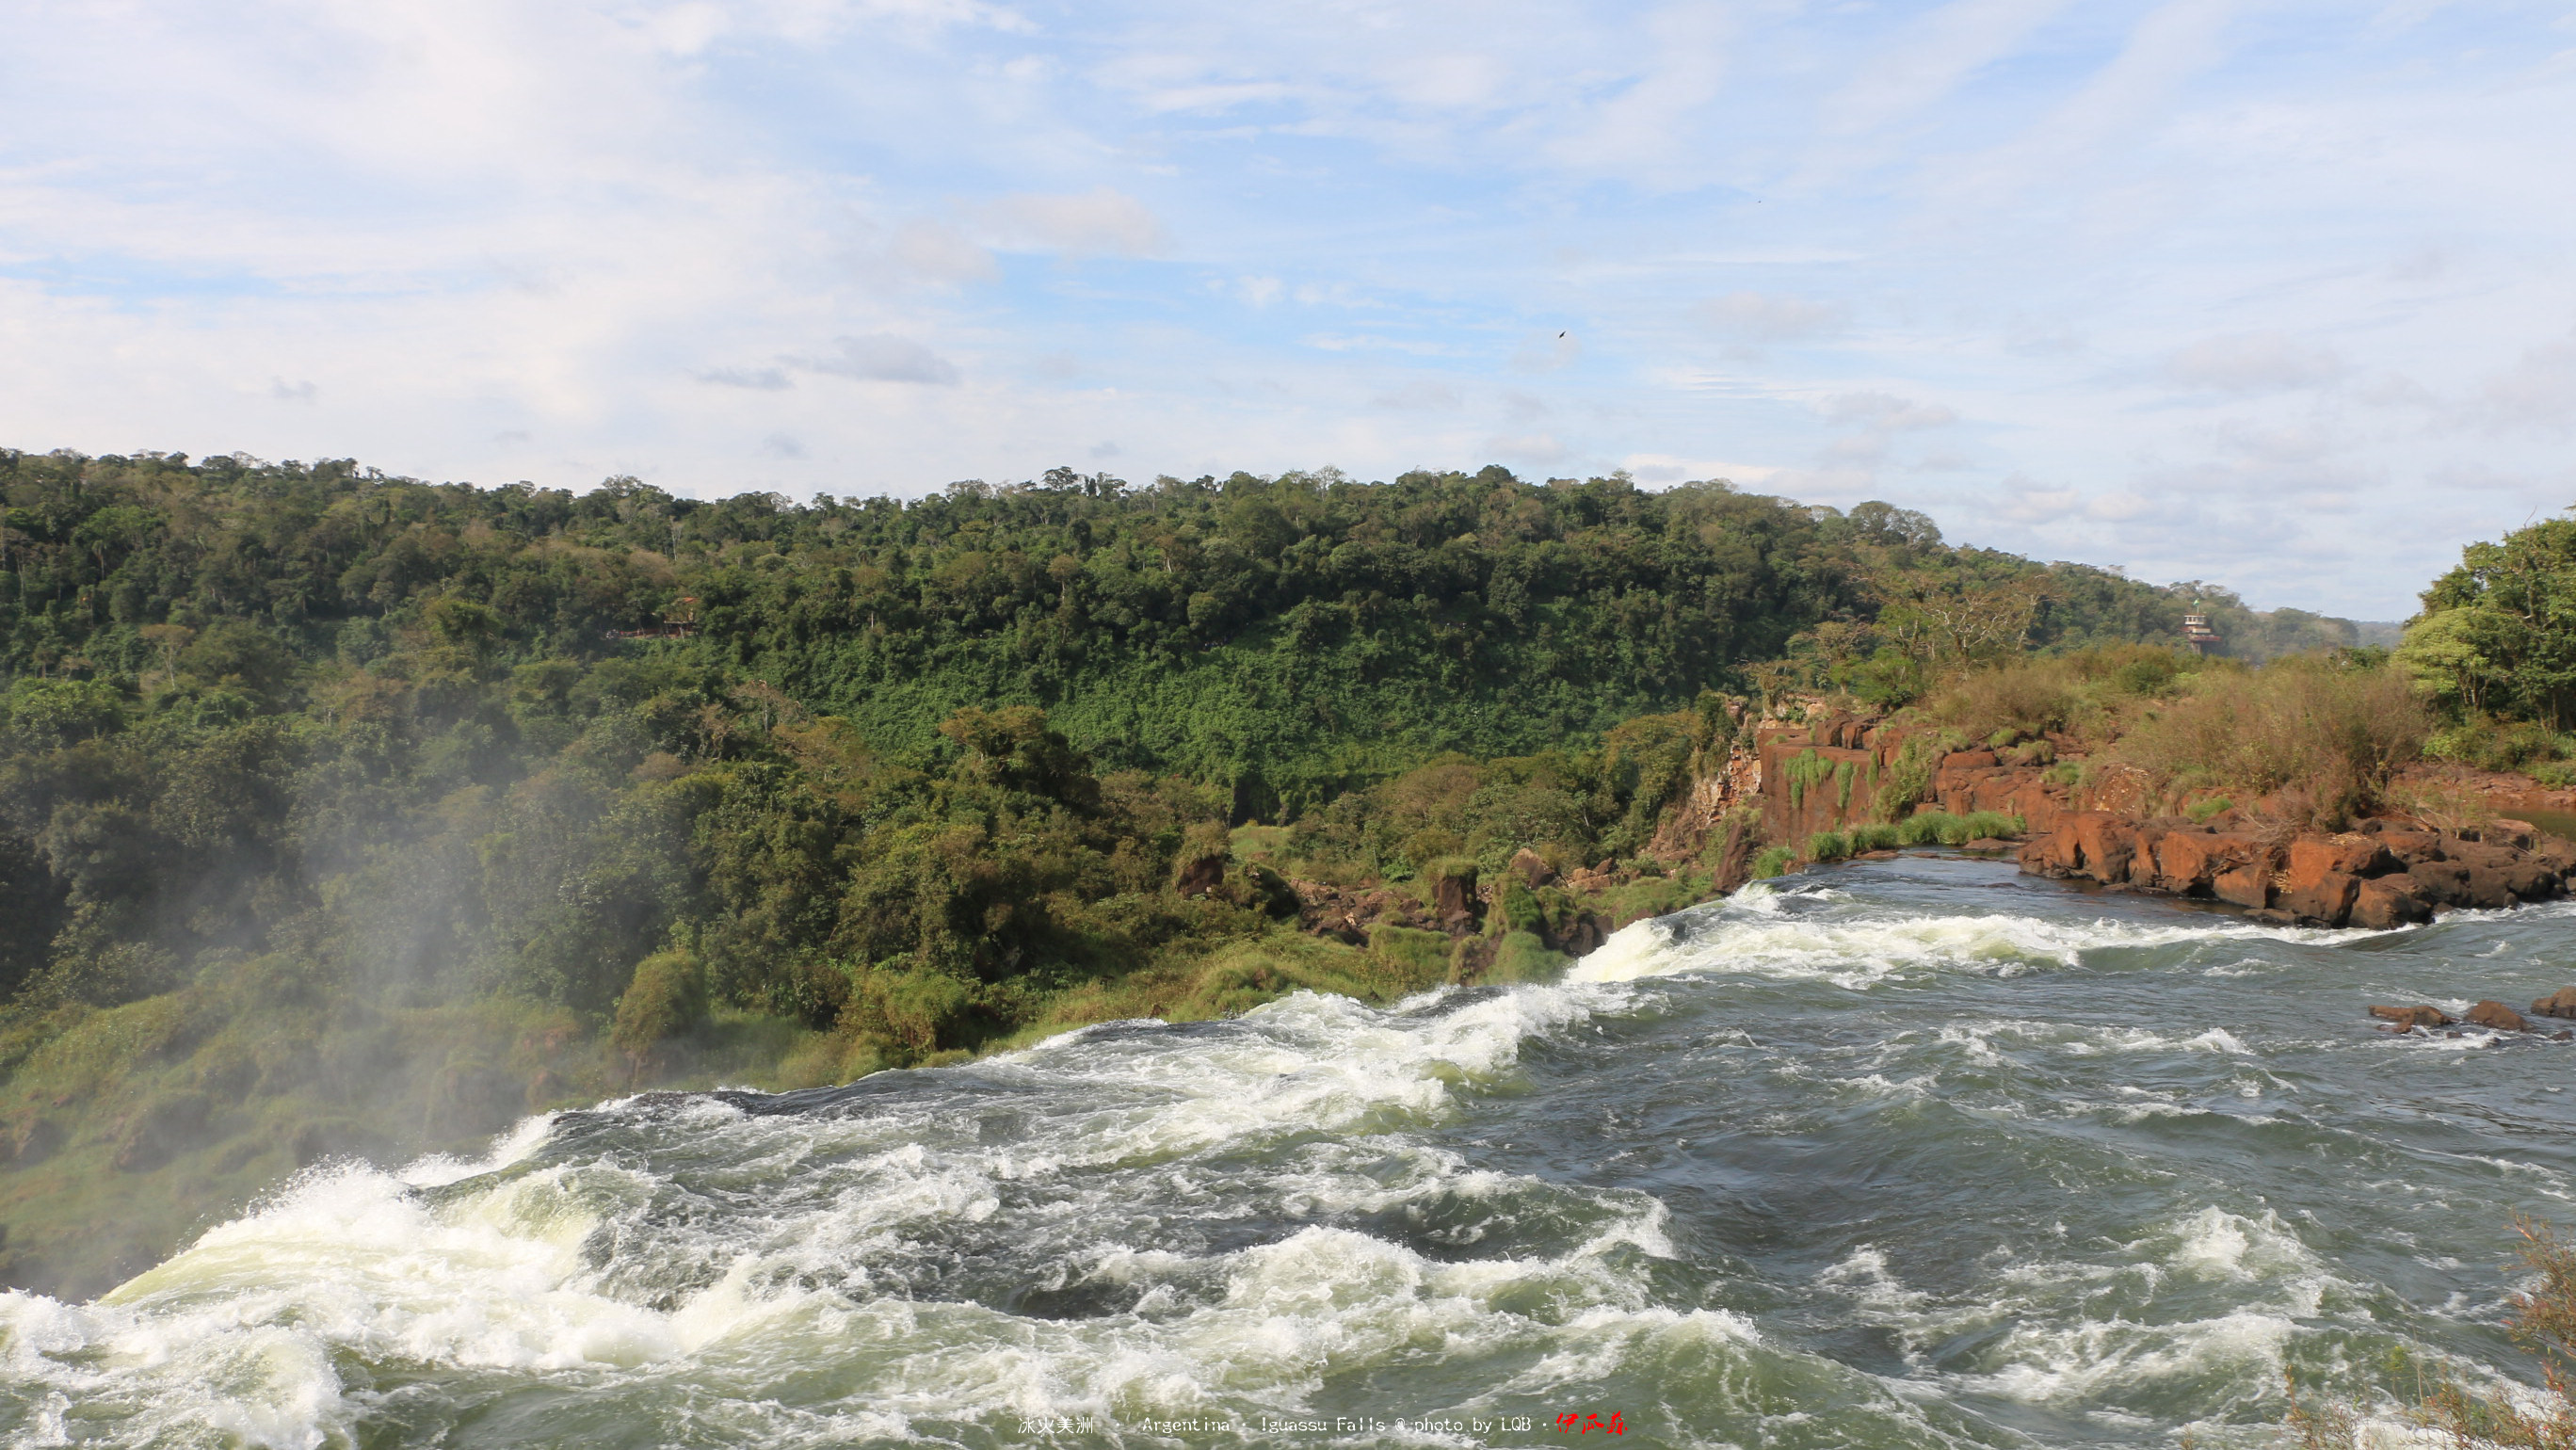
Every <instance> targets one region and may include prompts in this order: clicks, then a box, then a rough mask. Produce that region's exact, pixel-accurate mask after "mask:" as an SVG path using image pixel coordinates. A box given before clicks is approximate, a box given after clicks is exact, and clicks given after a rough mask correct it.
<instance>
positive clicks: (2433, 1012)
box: [2370, 1007, 2452, 1032]
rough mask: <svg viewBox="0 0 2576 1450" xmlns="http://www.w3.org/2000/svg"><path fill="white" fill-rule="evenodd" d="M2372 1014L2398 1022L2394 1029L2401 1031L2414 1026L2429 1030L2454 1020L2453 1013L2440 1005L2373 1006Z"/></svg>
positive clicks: (2445, 1025) (2444, 1025) (2448, 1024)
mask: <svg viewBox="0 0 2576 1450" xmlns="http://www.w3.org/2000/svg"><path fill="white" fill-rule="evenodd" d="M2370 1015H2371V1016H2373V1017H2377V1018H2381V1019H2383V1020H2385V1021H2389V1022H2394V1023H2396V1024H2397V1026H2396V1027H2395V1028H2394V1029H2392V1030H2394V1031H2399V1032H2403V1031H2406V1030H2407V1029H2408V1028H2413V1027H2421V1028H2423V1029H2425V1030H2426V1031H2428V1032H2429V1031H2431V1030H2432V1029H2434V1028H2436V1027H2448V1026H2450V1025H2451V1021H2452V1018H2451V1014H2450V1013H2448V1012H2445V1011H2443V1010H2442V1009H2441V1008H2439V1007H2373V1008H2371V1009H2370Z"/></svg>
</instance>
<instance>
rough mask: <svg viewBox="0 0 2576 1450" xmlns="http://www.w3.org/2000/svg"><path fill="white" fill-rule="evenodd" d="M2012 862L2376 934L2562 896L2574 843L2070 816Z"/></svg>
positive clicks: (2395, 824) (2410, 830)
mask: <svg viewBox="0 0 2576 1450" xmlns="http://www.w3.org/2000/svg"><path fill="white" fill-rule="evenodd" d="M2490 835H2492V836H2494V837H2495V839H2487V837H2488V836H2490ZM2517 842H2519V843H2518V844H2517ZM2021 864H2022V869H2023V870H2025V871H2028V872H2031V873H2032V874H2034V875H2040V876H2051V877H2060V878H2084V879H2090V880H2094V881H2099V882H2101V883H2103V884H2104V885H2116V886H2126V887H2129V888H2131V889H2134V890H2140V891H2151V892H2161V893H2165V894H2168V895H2173V896H2190V897H2199V898H2204V899H2208V900H2215V901H2223V902H2228V903H2230V904H2232V905H2236V906H2242V907H2245V908H2247V909H2248V910H2255V911H2271V912H2277V913H2280V914H2281V915H2282V916H2284V917H2286V918H2287V919H2289V920H2292V921H2296V922H2299V923H2302V924H2305V925H2312V926H2361V927H2373V928H2380V929H2385V928H2389V927H2396V926H2404V925H2406V924H2408V923H2410V922H2420V921H2429V920H2431V919H2432V917H2433V915H2434V913H2436V912H2439V911H2448V910H2454V909H2458V908H2462V907H2497V906H2510V905H2512V904H2514V903H2515V902H2518V901H2540V900H2545V899H2547V898H2549V897H2553V896H2559V895H2563V894H2565V892H2566V889H2567V880H2568V877H2569V875H2570V873H2571V872H2576V845H2571V844H2570V843H2568V842H2564V841H2559V840H2556V839H2555V838H2551V837H2535V836H2533V835H2531V834H2530V833H2529V832H2528V831H2516V830H2514V829H2513V828H2512V827H2510V826H2506V827H2500V828H2497V829H2495V830H2493V831H2492V832H2482V831H2470V832H2457V831H2434V830H2428V829H2425V828H2423V827H2422V826H2421V825H2420V824H2419V823H2416V822H2412V821H2404V820H2393V819H2391V820H2370V821H2364V822H2362V823H2361V825H2360V827H2359V829H2357V830H2352V831H2345V832H2339V833H2334V834H2327V833H2323V832H2304V833H2297V832H2289V831H2283V830H2272V831H2264V830H2257V829H2253V828H2249V827H2243V826H2235V827H2225V826H2220V825H2215V824H2211V825H2201V824H2195V823H2193V822H2191V821H2189V820H2185V819H2182V818H2179V817H2164V818H2157V819H2150V820H2136V819H2132V818H2129V817H2126V816H2122V815H2120V814H2118V813H2116V812H2112V811H2070V812H2067V813H2065V814H2063V815H2062V816H2060V817H2059V818H2058V820H2057V821H2056V822H2055V823H2054V825H2053V827H2052V828H2050V829H2048V830H2046V831H2044V832H2042V833H2040V834H2036V835H2034V836H2033V837H2032V838H2031V840H2030V841H2028V842H2027V843H2025V844H2024V845H2023V846H2022V848H2021Z"/></svg>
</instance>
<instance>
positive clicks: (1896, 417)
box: [1816, 392, 1959, 432]
mask: <svg viewBox="0 0 2576 1450" xmlns="http://www.w3.org/2000/svg"><path fill="white" fill-rule="evenodd" d="M1816 411H1817V412H1819V413H1821V414H1823V415H1824V416H1825V419H1826V420H1827V421H1828V422H1834V423H1859V424H1864V425H1866V426H1868V427H1871V428H1877V429H1883V430H1886V431H1888V432H1895V431H1898V430H1900V429H1912V428H1946V427H1948V426H1950V425H1951V424H1953V423H1956V422H1958V421H1959V415H1958V414H1956V413H1954V412H1952V411H1950V410H1949V409H1948V408H1946V407H1944V406H1942V405H1941V404H1939V403H1918V402H1915V401H1914V400H1913V399H1911V398H1900V397H1898V396H1896V395H1895V394H1893V393H1880V392H1862V393H1836V394H1835V395H1833V396H1832V397H1830V398H1827V399H1825V400H1824V402H1823V403H1821V404H1819V405H1818V406H1817V409H1816Z"/></svg>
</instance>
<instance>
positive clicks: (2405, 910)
mask: <svg viewBox="0 0 2576 1450" xmlns="http://www.w3.org/2000/svg"><path fill="white" fill-rule="evenodd" d="M2432 919H2433V908H2432V907H2431V906H2430V905H2428V904H2426V902H2425V901H2424V899H2423V898H2422V897H2420V896H2417V895H2416V894H2415V892H2414V888H2413V884H2412V883H2411V882H2410V881H2409V880H2408V878H2407V877H2406V876H2405V875H2403V874H2399V875H2396V876H2391V877H2382V878H2380V879H2378V880H2375V881H2365V882H2363V883H2361V887H2360V889H2359V890H2357V891H2355V892H2354V893H2353V897H2352V916H2351V918H2350V923H2351V924H2352V925H2354V926H2359V927H2368V928H2369V929H2370V930H2372V931H2388V930H2391V929H2393V928H2396V927H2401V926H2407V925H2411V924H2413V923H2415V922H2421V921H2431V920H2432Z"/></svg>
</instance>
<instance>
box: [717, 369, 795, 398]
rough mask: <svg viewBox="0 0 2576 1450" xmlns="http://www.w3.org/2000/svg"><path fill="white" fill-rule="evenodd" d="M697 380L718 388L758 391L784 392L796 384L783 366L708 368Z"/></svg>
mask: <svg viewBox="0 0 2576 1450" xmlns="http://www.w3.org/2000/svg"><path fill="white" fill-rule="evenodd" d="M697 378H698V381H699V382H702V383H712V384H714V385H715V386H717V387H720V388H751V389H753V390H755V391H759V392H767V393H777V392H784V391H786V390H787V389H789V388H792V387H794V386H796V380H795V379H794V378H791V377H789V376H788V375H787V369H785V368H708V369H706V370H705V371H703V372H701V373H699V374H698V375H697Z"/></svg>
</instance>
